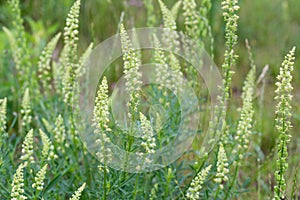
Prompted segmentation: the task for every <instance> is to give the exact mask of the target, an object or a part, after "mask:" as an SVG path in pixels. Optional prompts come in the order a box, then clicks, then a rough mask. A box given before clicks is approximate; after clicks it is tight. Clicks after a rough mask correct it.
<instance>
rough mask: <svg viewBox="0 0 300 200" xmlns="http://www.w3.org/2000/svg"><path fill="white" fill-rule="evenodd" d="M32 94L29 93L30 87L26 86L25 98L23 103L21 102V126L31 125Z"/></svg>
mask: <svg viewBox="0 0 300 200" xmlns="http://www.w3.org/2000/svg"><path fill="white" fill-rule="evenodd" d="M30 102H31V101H30V94H29V89H28V88H26V90H25V93H24V96H23V99H22V104H21V127H22V128H24V127H25V128H27V127H29V126H30V123H31V120H32V117H31V115H30V113H31V103H30Z"/></svg>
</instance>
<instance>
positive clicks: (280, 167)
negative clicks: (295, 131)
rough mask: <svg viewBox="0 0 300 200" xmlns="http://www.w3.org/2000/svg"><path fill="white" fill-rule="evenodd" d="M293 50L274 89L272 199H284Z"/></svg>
mask: <svg viewBox="0 0 300 200" xmlns="http://www.w3.org/2000/svg"><path fill="white" fill-rule="evenodd" d="M295 50H296V48H295V47H294V48H293V49H292V50H291V51H290V52H289V53H288V54H287V55H286V56H285V59H284V61H283V63H282V65H281V67H280V72H279V75H278V76H277V82H276V86H277V89H276V90H275V93H276V96H275V101H276V102H277V106H276V118H275V122H276V129H277V131H278V132H279V140H278V144H277V149H278V159H277V163H276V164H277V165H276V166H277V170H276V172H275V180H276V185H275V187H274V199H275V200H279V199H285V189H286V181H285V172H286V170H287V168H288V162H287V158H288V151H287V144H288V142H289V140H290V137H291V135H290V133H289V132H290V130H291V128H292V124H291V120H290V118H291V116H292V114H291V109H292V106H291V101H292V98H293V96H292V94H291V93H292V90H293V87H292V79H293V76H292V74H291V73H292V72H293V70H294V60H295Z"/></svg>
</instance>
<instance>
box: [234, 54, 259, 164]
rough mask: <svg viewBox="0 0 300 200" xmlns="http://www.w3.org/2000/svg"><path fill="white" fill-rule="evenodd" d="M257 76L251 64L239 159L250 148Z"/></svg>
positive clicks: (238, 137) (238, 140)
mask: <svg viewBox="0 0 300 200" xmlns="http://www.w3.org/2000/svg"><path fill="white" fill-rule="evenodd" d="M250 57H251V58H250V60H252V61H253V59H252V55H251V54H250ZM255 76H256V66H255V64H254V63H252V64H251V69H250V71H249V73H248V75H247V77H246V80H245V84H244V87H243V93H242V100H243V106H242V109H241V114H240V120H239V122H238V127H237V133H236V136H235V138H234V139H235V141H236V143H237V149H235V151H236V152H237V153H238V157H239V159H243V157H244V153H245V151H246V150H247V149H248V146H249V136H250V135H251V131H252V123H253V114H254V109H253V98H254V90H255Z"/></svg>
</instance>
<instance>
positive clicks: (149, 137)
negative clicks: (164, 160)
mask: <svg viewBox="0 0 300 200" xmlns="http://www.w3.org/2000/svg"><path fill="white" fill-rule="evenodd" d="M140 119H141V129H142V133H143V135H142V139H143V142H142V144H141V146H142V147H144V148H145V151H146V153H149V154H153V153H155V147H156V139H155V136H154V131H153V129H152V127H151V123H150V121H149V120H147V118H146V116H145V115H144V114H143V113H141V112H140Z"/></svg>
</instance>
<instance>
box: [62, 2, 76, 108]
mask: <svg viewBox="0 0 300 200" xmlns="http://www.w3.org/2000/svg"><path fill="white" fill-rule="evenodd" d="M79 11H80V0H77V1H76V2H75V3H74V4H73V6H72V7H71V10H70V12H69V13H68V17H67V19H66V26H65V28H64V42H65V46H64V56H63V59H62V60H61V61H62V65H63V68H64V71H65V72H66V73H65V75H64V76H63V80H62V86H63V88H62V90H63V91H62V92H63V94H64V102H65V103H66V104H67V105H69V106H72V105H73V100H74V99H73V98H74V89H75V88H74V87H75V86H74V85H75V81H76V73H75V72H76V70H77V67H78V64H75V63H76V62H77V46H78V44H77V43H78V40H79V36H78V35H79V31H78V29H79V19H78V18H79Z"/></svg>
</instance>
